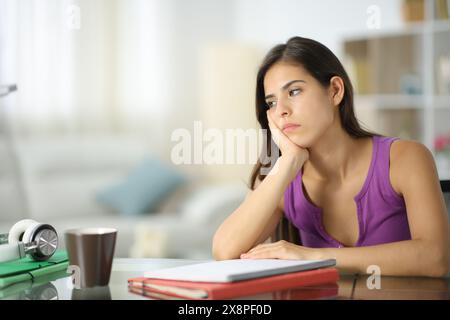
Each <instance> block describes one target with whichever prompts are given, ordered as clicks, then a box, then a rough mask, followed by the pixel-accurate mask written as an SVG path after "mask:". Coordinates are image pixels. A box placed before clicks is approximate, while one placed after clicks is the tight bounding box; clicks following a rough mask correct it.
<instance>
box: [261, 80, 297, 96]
mask: <svg viewBox="0 0 450 320" xmlns="http://www.w3.org/2000/svg"><path fill="white" fill-rule="evenodd" d="M296 82H303V83H306V81H305V80H292V81H289V82H288V83H286V84H285V85H284V86H282V87H281V89H282V90H286V89H287V88H289V86H290V85H291V84H293V83H296ZM274 96H275V95H274V94H268V95H267V96H265V97H264V99H269V98H272V97H274Z"/></svg>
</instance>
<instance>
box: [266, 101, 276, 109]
mask: <svg viewBox="0 0 450 320" xmlns="http://www.w3.org/2000/svg"><path fill="white" fill-rule="evenodd" d="M266 103H267V106H268V107H269V108H272V107H275V104H276V102H275V101H267V102H266Z"/></svg>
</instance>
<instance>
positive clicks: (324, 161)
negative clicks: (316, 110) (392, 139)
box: [303, 127, 371, 181]
mask: <svg viewBox="0 0 450 320" xmlns="http://www.w3.org/2000/svg"><path fill="white" fill-rule="evenodd" d="M370 145H371V144H370V143H369V144H368V143H367V139H355V138H353V137H351V136H350V135H349V134H348V133H346V132H345V131H344V130H343V129H342V128H341V127H339V128H338V127H331V128H330V129H329V130H327V131H326V132H325V133H324V135H322V136H321V137H320V138H319V140H318V141H317V142H316V143H315V144H314V145H313V146H312V147H310V148H308V151H309V159H308V161H306V162H305V164H304V168H303V170H304V172H307V175H308V176H309V177H312V178H314V179H319V180H334V181H344V180H346V178H347V177H348V176H349V175H352V174H353V173H354V172H355V170H358V168H359V167H360V166H361V165H363V166H364V164H363V163H362V161H364V160H365V157H364V155H366V154H367V153H366V152H369V154H371V152H370V150H368V149H369V147H370ZM364 163H365V162H364Z"/></svg>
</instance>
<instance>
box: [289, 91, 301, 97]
mask: <svg viewBox="0 0 450 320" xmlns="http://www.w3.org/2000/svg"><path fill="white" fill-rule="evenodd" d="M300 91H301V90H300V89H292V90H289V96H291V97H292V96H296V95H297V94H299V93H300Z"/></svg>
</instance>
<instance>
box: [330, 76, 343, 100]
mask: <svg viewBox="0 0 450 320" xmlns="http://www.w3.org/2000/svg"><path fill="white" fill-rule="evenodd" d="M344 89H345V88H344V81H342V78H341V77H338V76H334V77H332V78H331V79H330V98H331V102H332V103H333V105H335V106H338V105H339V104H340V103H341V101H342V98H343V97H344Z"/></svg>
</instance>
